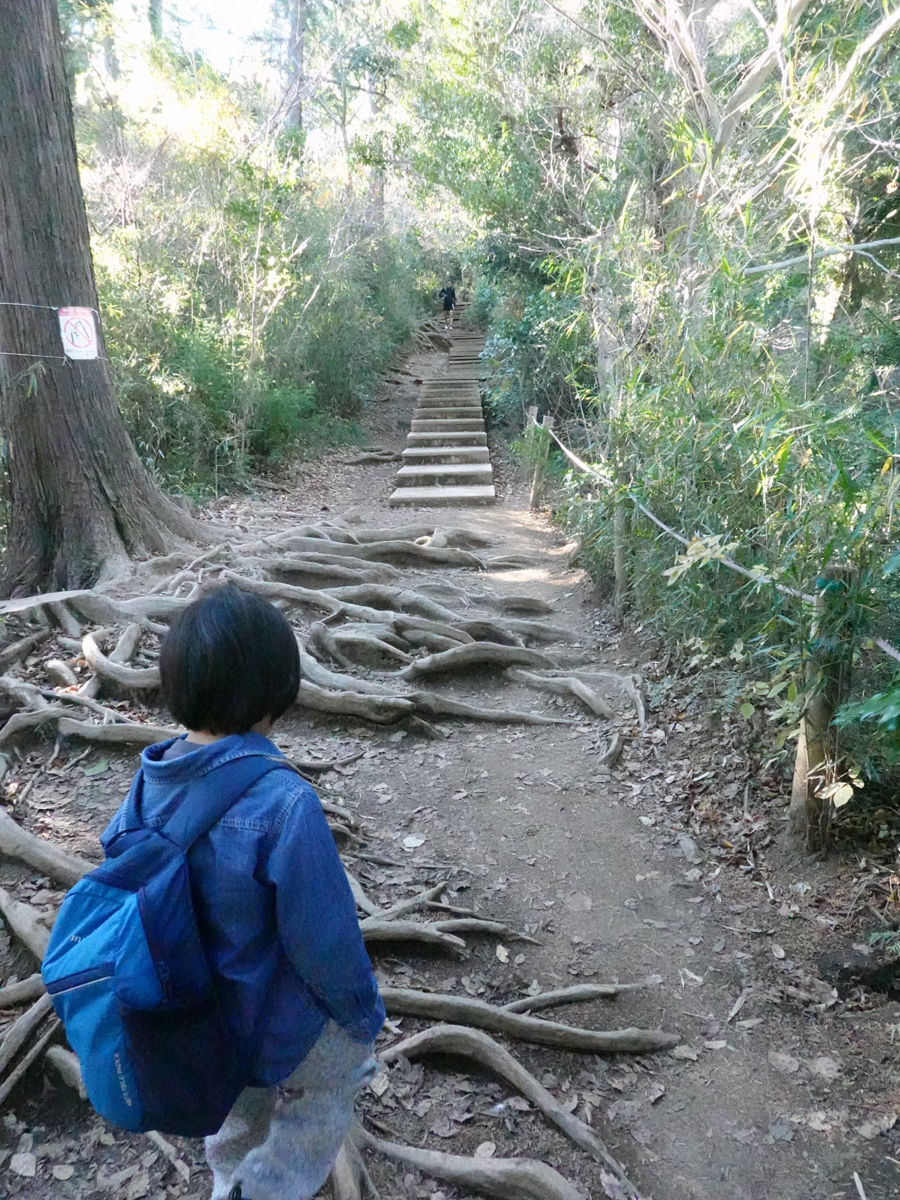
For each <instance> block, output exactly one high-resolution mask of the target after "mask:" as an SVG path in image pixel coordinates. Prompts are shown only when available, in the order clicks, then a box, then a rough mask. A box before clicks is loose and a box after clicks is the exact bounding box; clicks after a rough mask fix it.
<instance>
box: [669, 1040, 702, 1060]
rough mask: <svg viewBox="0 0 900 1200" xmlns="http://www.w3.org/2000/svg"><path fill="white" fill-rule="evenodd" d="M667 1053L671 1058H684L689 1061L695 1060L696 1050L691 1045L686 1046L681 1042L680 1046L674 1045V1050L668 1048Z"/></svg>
mask: <svg viewBox="0 0 900 1200" xmlns="http://www.w3.org/2000/svg"><path fill="white" fill-rule="evenodd" d="M669 1053H670V1054H671V1055H672V1057H673V1058H685V1059H688V1060H689V1061H690V1062H696V1061H697V1051H696V1050H695V1049H694V1047H693V1046H688V1045H686V1044H684V1043H682V1044H681V1045H680V1046H676V1047H675V1048H674V1050H670V1051H669Z"/></svg>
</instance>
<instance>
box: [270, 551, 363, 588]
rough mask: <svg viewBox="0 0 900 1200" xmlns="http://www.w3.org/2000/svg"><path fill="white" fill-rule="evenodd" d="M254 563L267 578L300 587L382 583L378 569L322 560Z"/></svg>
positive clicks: (277, 560)
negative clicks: (285, 581)
mask: <svg viewBox="0 0 900 1200" xmlns="http://www.w3.org/2000/svg"><path fill="white" fill-rule="evenodd" d="M255 565H256V566H257V567H258V568H259V569H260V570H261V571H264V572H265V574H266V576H267V577H268V578H274V579H286V580H287V581H288V582H289V583H294V584H299V585H300V586H301V587H341V586H349V585H353V586H356V585H359V584H363V583H384V576H383V575H382V574H381V573H380V572H379V571H372V570H365V569H363V570H355V569H354V568H353V567H344V566H332V565H330V564H329V563H323V562H299V561H293V560H291V559H268V558H266V559H261V560H258V561H257V562H256V563H255Z"/></svg>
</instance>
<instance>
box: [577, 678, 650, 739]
mask: <svg viewBox="0 0 900 1200" xmlns="http://www.w3.org/2000/svg"><path fill="white" fill-rule="evenodd" d="M575 674H576V675H577V676H578V678H579V679H581V680H583V681H584V682H585V683H588V684H598V683H601V684H602V683H604V682H607V681H611V682H612V683H614V684H616V686H617V687H620V688H621V689H622V691H623V692H624V693H625V695H626V696H628V698H629V699H630V700H631V702H632V704H633V705H634V711H635V715H636V716H637V719H638V725H640V727H641V729H643V728H644V726H645V725H646V724H647V708H646V705H645V704H644V697H643V693H642V691H641V688H642V680H641V677H640V675H620V674H618V672H616V671H600V670H596V669H594V668H593V667H592V668H591V669H590V670H578V671H576V672H575Z"/></svg>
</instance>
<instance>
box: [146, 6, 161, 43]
mask: <svg viewBox="0 0 900 1200" xmlns="http://www.w3.org/2000/svg"><path fill="white" fill-rule="evenodd" d="M147 21H148V23H149V25H150V36H151V37H152V38H153V40H154V41H155V42H158V41H159V39H160V38H161V37H162V35H163V14H162V0H148V4H147Z"/></svg>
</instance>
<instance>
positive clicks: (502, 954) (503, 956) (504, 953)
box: [494, 945, 509, 963]
mask: <svg viewBox="0 0 900 1200" xmlns="http://www.w3.org/2000/svg"><path fill="white" fill-rule="evenodd" d="M494 953H495V954H496V955H497V957H498V958H499V959H500V961H501V962H502V963H508V962H509V951H508V950H507V948H506V947H505V946H502V945H500V946H495V947H494Z"/></svg>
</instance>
